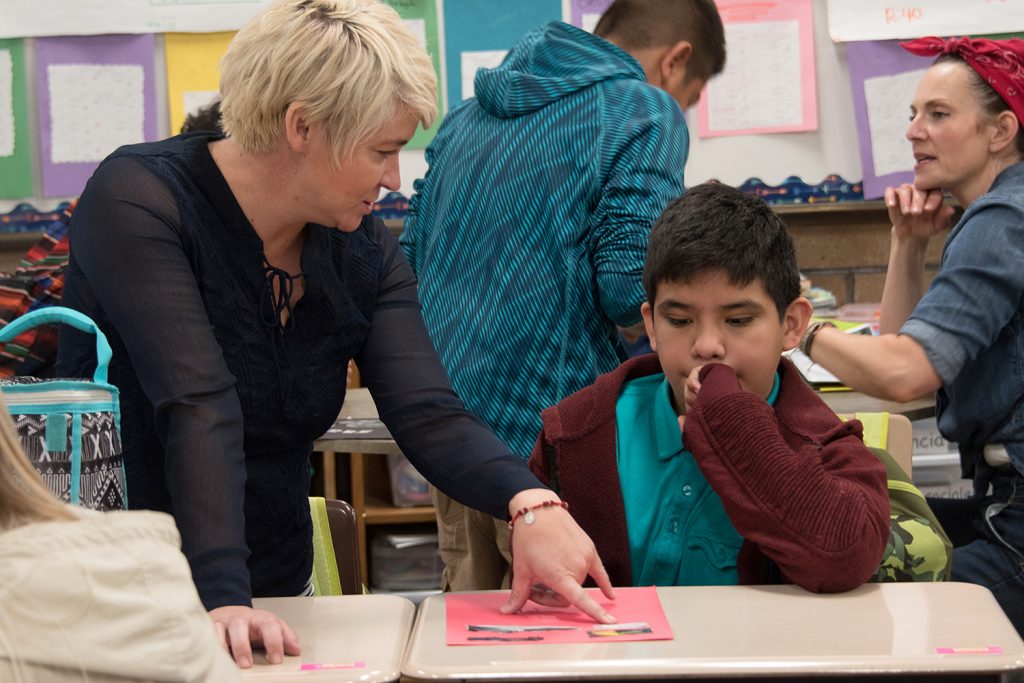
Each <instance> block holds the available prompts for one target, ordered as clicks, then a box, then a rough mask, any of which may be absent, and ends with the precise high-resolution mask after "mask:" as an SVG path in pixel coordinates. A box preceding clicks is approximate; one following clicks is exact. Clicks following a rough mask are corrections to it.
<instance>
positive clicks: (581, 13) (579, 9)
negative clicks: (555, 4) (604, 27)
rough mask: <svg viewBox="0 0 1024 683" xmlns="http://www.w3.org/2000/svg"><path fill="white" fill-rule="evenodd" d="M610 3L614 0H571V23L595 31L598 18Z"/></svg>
mask: <svg viewBox="0 0 1024 683" xmlns="http://www.w3.org/2000/svg"><path fill="white" fill-rule="evenodd" d="M610 4H612V0H570V1H569V23H570V24H572V25H573V26H578V27H580V28H581V29H583V30H584V31H589V32H590V33H593V32H594V27H595V26H597V20H598V19H600V18H601V15H602V14H604V11H605V10H606V9H608V5H610Z"/></svg>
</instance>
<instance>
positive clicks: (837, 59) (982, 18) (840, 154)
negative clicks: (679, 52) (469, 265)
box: [0, 0, 1024, 207]
mask: <svg viewBox="0 0 1024 683" xmlns="http://www.w3.org/2000/svg"><path fill="white" fill-rule="evenodd" d="M743 1H744V0H718V2H719V4H720V5H725V4H730V5H737V4H743ZM55 2H58V3H59V4H60V6H61V9H60V11H50V10H51V9H52V8H51V7H50V6H49V5H47V11H45V12H44V11H42V10H41V7H42V6H43V5H44V4H45V3H39V2H38V0H0V198H12V199H17V198H19V197H24V198H27V199H32V198H36V197H51V196H57V195H56V194H55V192H57V189H59V190H60V191H61V192H65V191H66V194H65V195H63V196H73V195H74V194H76V193H77V192H78V191H80V188H78V180H76V179H81V178H82V177H88V168H87V166H88V164H89V163H93V164H94V163H95V162H87V161H77V160H75V159H71V158H70V157H69V156H67V154H68V148H67V147H66V146H65V147H64V148H63V150H64V156H63V157H61V156H60V154H58V155H57V157H56V158H54V155H53V151H52V147H51V149H45V148H44V141H43V140H42V138H43V136H45V135H46V134H48V133H49V134H52V122H53V119H52V114H51V112H50V109H52V107H41V106H40V105H41V103H42V102H43V100H45V98H46V97H47V96H48V94H47V93H45V92H42V91H41V90H40V88H49V87H50V86H49V85H48V84H47V82H46V80H45V79H44V78H42V77H41V75H40V74H39V73H38V72H39V70H40V69H41V68H47V66H46V63H45V60H40V59H38V46H37V44H38V43H42V44H45V41H47V40H53V39H52V38H47V37H46V36H49V35H52V34H54V33H58V34H62V35H63V34H68V33H73V34H76V36H77V37H79V38H85V37H89V36H86V35H85V34H91V33H101V34H110V33H118V34H130V35H147V34H148V35H149V36H150V39H149V40H150V41H151V43H152V45H153V46H154V47H153V48H152V49H153V57H154V59H153V60H152V62H150V60H148V59H142V57H141V56H140V55H138V54H134V55H133V56H132V59H133V60H134V62H133V63H136V64H137V66H138V68H136V69H134V71H133V73H134V74H136V75H137V74H138V72H139V68H141V69H142V72H143V74H144V78H143V83H142V90H141V91H139V90H138V83H135V85H133V86H132V87H133V88H134V90H132V92H133V102H141V105H140V106H141V107H142V109H141V111H142V112H143V118H142V125H143V128H142V131H143V133H142V134H143V137H144V138H145V139H153V138H160V137H164V136H166V135H169V134H171V133H172V132H174V131H176V125H178V124H179V122H180V120H181V118H182V117H183V115H184V113H185V112H186V110H187V108H188V106H189V104H188V103H189V102H191V103H192V104H193V105H194V104H195V103H196V102H198V101H199V99H200V98H202V97H206V96H211V93H213V91H214V90H213V85H212V83H213V81H214V80H215V79H214V77H213V71H212V70H213V69H214V66H213V65H212V62H213V61H214V60H215V58H216V54H215V53H219V52H220V51H221V50H222V49H223V44H224V43H223V39H222V38H221V39H218V38H216V37H215V36H217V35H220V36H227V35H229V33H226V32H230V31H234V30H237V29H238V28H239V27H240V26H241V25H242V24H243V23H244V22H245V21H246V20H247V19H248V18H249V17H251V16H252V15H253V14H255V13H256V12H258V11H259V10H260V9H261V8H262V7H263V6H265V5H266V4H268V2H269V0H55ZM387 2H389V4H391V5H392V6H393V7H395V8H396V9H397V11H398V12H399V13H400V14H401V16H402V18H403V19H404V20H406V21H407V22H408V23H409V25H410V28H413V29H414V32H415V33H417V35H422V40H423V42H424V44H425V45H426V47H427V50H428V52H429V53H430V54H431V57H432V59H433V61H434V67H435V70H436V71H437V74H438V76H439V79H438V83H439V85H438V102H439V105H440V110H441V112H442V113H443V112H444V111H446V110H450V109H451V108H452V107H454V106H457V105H458V104H459V103H460V102H461V101H462V100H463V99H464V97H466V96H468V95H470V94H471V92H472V83H473V74H474V72H475V69H476V68H477V67H480V66H493V65H494V64H497V63H500V61H501V60H502V59H503V57H504V55H505V53H506V51H507V50H508V49H509V48H510V47H511V46H512V45H513V44H514V43H515V42H516V41H517V40H518V39H519V38H521V37H522V36H523V35H524V34H525V33H526V32H527V31H529V30H531V29H534V28H536V27H539V26H541V25H543V24H544V23H546V22H547V21H550V20H553V19H563V20H566V21H570V22H571V23H573V24H575V25H577V26H581V27H583V28H586V29H592V28H593V26H594V24H595V23H596V21H597V18H598V17H599V16H600V13H601V12H602V11H603V10H604V9H605V8H606V7H607V5H608V4H609V2H610V0H516V2H508V1H507V0H387ZM783 2H785V0H757V1H756V2H755V1H754V0H750V2H749V3H748V4H751V5H752V6H753V5H757V6H758V7H764V6H766V5H772V4H779V3H783ZM883 4H884V3H880V2H878V1H876V0H864V1H863V2H858V3H853V2H847V0H811V10H812V12H811V15H812V16H811V23H812V25H813V38H812V44H813V55H814V65H813V80H814V86H815V89H816V93H815V100H816V112H817V115H816V120H815V121H814V124H813V126H805V128H807V129H806V130H799V131H796V132H785V133H758V134H747V135H723V136H718V137H701V136H700V135H699V134H698V126H697V125H696V124H697V116H696V114H697V111H696V109H694V110H691V111H690V112H687V115H688V120H689V128H690V152H689V160H688V162H687V166H686V183H687V185H693V184H696V183H700V182H703V181H705V180H708V179H712V178H714V179H718V180H721V181H723V182H726V183H729V184H732V185H737V186H738V185H743V184H744V183H746V182H747V181H749V180H751V179H755V178H756V179H759V180H761V181H763V182H764V183H767V184H770V185H779V184H782V183H784V182H786V181H787V179H789V178H790V177H791V176H795V177H798V178H800V179H801V180H802V181H804V182H806V183H808V184H812V185H813V184H818V183H822V182H823V180H825V179H828V178H830V177H833V176H835V177H839V178H841V179H845V180H847V181H851V182H857V183H859V182H860V181H861V180H862V179H864V180H871V179H870V178H868V177H867V175H868V174H866V173H865V169H866V168H868V166H867V165H866V164H867V163H871V162H872V160H870V159H867V160H866V161H865V159H866V153H865V152H864V150H865V149H866V147H865V144H864V140H863V136H862V135H858V131H859V130H860V129H861V128H863V127H864V115H863V108H864V104H863V102H862V101H860V100H863V98H862V97H860V96H855V93H856V90H855V88H856V87H858V85H857V84H856V83H853V81H858V83H860V81H861V80H862V77H863V73H862V72H863V71H864V70H863V69H862V68H861V67H862V66H863V63H862V62H861V61H860V60H862V59H863V54H864V47H863V45H857V44H856V43H852V42H843V41H842V40H841V41H840V42H836V41H834V40H833V37H832V36H830V31H831V32H832V34H833V35H834V36H840V37H849V36H875V35H877V34H878V31H877V29H878V25H879V22H878V20H877V19H878V17H877V16H874V15H872V16H873V19H872V17H868V18H869V19H872V21H874V25H873V26H871V25H867V24H870V22H867V23H865V22H864V21H862V17H858V16H856V13H855V12H854V11H853V10H852V9H851V8H852V7H858V8H862V9H863V11H864V12H875V14H877V12H876V10H877V8H878V7H881V6H882V5H883ZM890 4H891V3H890ZM913 4H914V6H915V7H918V8H919V9H921V12H924V14H921V13H918V14H914V13H913V12H912V13H911V15H912V16H911V18H910V19H906V18H905V19H906V21H903V20H902V19H901V21H903V23H904V24H906V23H910V24H913V26H911V28H909V29H905V28H901V29H900V31H901V32H902V33H907V32H908V31H909V33H910V34H913V33H914V32H915V31H917V30H924V29H925V28H928V27H931V26H933V25H935V26H937V25H941V24H932V23H929V22H928V21H924V20H923V19H922V17H927V18H928V19H929V20H937V21H948V17H949V16H954V17H960V18H964V19H967V18H969V19H971V21H973V22H975V23H977V22H986V23H984V24H983V25H985V26H991V25H992V23H993V19H992V17H993V16H995V17H996V20H995V22H996V23H998V24H1000V25H1001V26H1002V28H1003V30H1007V31H1016V30H1024V11H1021V6H1024V3H1015V2H1003V1H996V0H920V2H917V3H913ZM967 5H971V6H972V7H973V6H975V5H978V7H979V8H980V7H981V5H985V7H984V8H983V10H984V11H982V9H978V11H977V12H975V13H974V14H972V16H971V17H966V16H961V15H965V14H967V12H966V10H965V9H964V8H966V6H967ZM885 6H888V5H885ZM958 7H959V8H960V9H959V10H957V9H956V8H958ZM115 8H116V9H115ZM830 9H831V10H832V14H830V11H829V10H830ZM951 11H954V12H955V11H959V12H960V14H954V15H950V14H949V12H951ZM890 19H891V21H896V18H890ZM911 19H912V20H911ZM919 19H921V20H920V21H918V20H919ZM883 20H884V16H883ZM862 24H864V25H862ZM1018 24H1022V25H1020V26H1018ZM883 27H884V24H883ZM858 31H859V33H858ZM865 31H866V32H865ZM217 32H221V33H219V34H218V33H217ZM189 34H191V35H192V36H193V37H192V38H189V37H188V36H189ZM199 34H203V35H206V36H209V37H208V38H200V37H199ZM22 37H23V38H22ZM8 38H9V39H8ZM97 38H98V42H97V43H96V44H97V45H101V44H110V43H111V41H112V40H113V39H112V38H111V37H110V36H109V35H108V36H107V37H102V36H99V37H97ZM59 40H66V37H61V38H59ZM126 40H129V41H132V40H135V41H137V40H147V39H145V38H141V39H139V38H135V39H131V38H126ZM872 40H874V38H872ZM190 44H196V45H198V44H204V45H206V46H207V47H206V48H205V49H206V52H205V53H204V55H202V56H201V58H200V59H199V61H198V63H195V62H193V61H190V60H192V57H193V55H191V54H190V50H189V47H188V45H190ZM143 51H144V50H143ZM868 52H869V53H871V52H872V50H870V49H869V50H868ZM877 52H878V51H877V50H875V51H874V53H873V56H872V58H875V59H877V58H878V54H877ZM893 54H895V53H893ZM44 57H45V54H44ZM97 59H98V60H99V61H98V62H97V63H98V64H101V65H102V64H103V63H105V62H104V61H103V60H104V59H106V58H105V57H103V56H102V55H100V56H99V57H98V58H97ZM882 59H883V62H884V60H885V57H884V55H882ZM851 60H852V61H853V62H855V63H851ZM115 61H116V60H115ZM885 66H886V65H885V64H884V63H883V64H881V65H879V64H874V65H873V66H872V68H875V69H876V70H878V72H879V73H882V72H884V71H885ZM851 67H852V68H851ZM727 68H728V64H727ZM95 71H96V74H99V75H98V76H96V77H103V78H106V77H108V76H109V77H113V76H114V75H115V74H114V71H116V69H96V70H95ZM54 73H55V74H56V75H57V76H58V77H59V76H61V75H62V69H60V68H58V69H56V70H55V71H54ZM803 77H804V76H802V78H803ZM869 77H870V74H869ZM909 80H912V77H910V78H909V79H908V82H909ZM859 87H863V84H862V83H861V84H860V86H859ZM901 87H909V86H906V84H904V86H901ZM140 93H141V95H140ZM909 96H910V93H908V94H907V103H906V104H907V106H908V107H909ZM140 97H141V99H140ZM154 98H155V101H154ZM99 104H102V103H101V102H100V103H97V105H99ZM133 106H135V105H133ZM899 106H900V105H899V103H898V102H895V98H894V102H893V103H892V108H893V109H894V110H896V109H898V108H899ZM858 107H859V108H860V109H858ZM154 109H155V112H154V111H153V110H154ZM56 111H57V113H58V114H59V115H60V116H59V117H58V118H60V120H61V121H64V122H67V121H71V122H72V123H74V121H73V120H72V119H70V118H69V117H67V115H66V113H67V112H66V111H65V110H61V109H59V108H58V109H57V110H56ZM132 111H135V112H136V113H138V111H139V110H138V107H136V108H135V109H133V110H132ZM118 114H119V115H120V112H118ZM45 117H51V119H50V122H49V123H48V122H47V121H46V120H45ZM98 118H99V117H98ZM26 119H31V120H29V121H26ZM859 124H860V126H859ZM133 125H134V124H133ZM154 126H155V128H154ZM436 128H437V124H435V126H434V128H433V129H432V130H430V131H426V132H424V131H419V132H418V133H417V135H416V137H415V138H414V140H413V141H412V144H411V145H410V146H409V148H410V150H411V151H408V152H403V155H405V156H404V157H403V165H404V168H403V171H404V173H403V186H402V191H403V193H405V194H409V193H410V190H411V182H412V180H413V179H415V177H417V176H421V175H422V172H423V171H424V170H425V162H424V160H423V153H422V151H421V150H422V148H423V147H425V146H426V144H428V143H429V141H430V139H431V138H432V136H433V133H434V131H436ZM136 132H137V130H136ZM58 151H60V150H58ZM111 151H112V150H111ZM890 151H891V150H890ZM907 151H908V155H909V145H908V149H907ZM76 153H77V154H79V156H88V155H86V154H85V153H84V152H83V151H82V150H77V152H76ZM72 156H74V154H72ZM862 157H864V158H862ZM898 157H899V151H898V150H896V151H895V152H893V156H892V158H891V159H896V160H897V161H898ZM879 158H881V157H879ZM886 159H889V160H890V161H891V159H890V158H889V157H886ZM70 163H74V164H84V165H83V166H79V167H78V168H76V169H75V170H74V173H72V172H70V171H71V170H72V169H70V167H66V166H61V168H54V164H63V165H66V164H70ZM26 166H28V167H29V168H30V171H28V172H26V171H25V168H26ZM48 167H49V168H48ZM890 168H892V164H890V165H888V166H887V165H886V164H881V165H880V166H878V168H877V169H875V170H876V171H878V172H877V173H875V174H874V175H875V176H876V178H875V179H874V180H875V181H877V183H884V182H888V181H889V180H890V178H889V177H887V176H888V175H889V174H888V173H887V172H886V171H887V170H889V169H890ZM410 169H411V172H410ZM875 186H876V185H872V187H875ZM55 188H57V189H55ZM44 191H45V194H44ZM2 206H3V204H0V207H2Z"/></svg>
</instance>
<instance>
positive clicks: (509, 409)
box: [401, 22, 689, 459]
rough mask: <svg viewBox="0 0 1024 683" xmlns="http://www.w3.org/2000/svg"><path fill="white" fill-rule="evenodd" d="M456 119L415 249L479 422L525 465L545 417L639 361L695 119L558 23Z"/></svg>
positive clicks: (434, 169)
mask: <svg viewBox="0 0 1024 683" xmlns="http://www.w3.org/2000/svg"><path fill="white" fill-rule="evenodd" d="M474 88H475V91H476V97H475V98H473V99H469V100H467V101H465V102H464V103H462V104H461V105H460V106H459V107H457V108H455V109H454V110H452V111H451V112H449V113H448V115H447V117H445V119H444V121H443V123H442V124H441V127H440V129H439V131H438V133H437V137H436V138H435V139H434V141H433V142H432V143H431V145H430V147H429V148H428V149H427V163H428V164H429V167H430V168H429V171H428V172H427V175H426V177H425V178H423V179H421V180H417V181H416V182H415V184H414V188H415V195H414V196H413V197H412V199H411V201H410V206H409V216H408V218H407V219H406V222H405V232H404V233H403V235H402V238H401V243H402V247H403V249H404V251H405V254H406V257H407V258H408V260H409V262H410V264H411V265H412V267H413V270H414V271H415V272H416V275H417V277H418V278H419V286H420V301H421V303H422V306H423V317H424V320H425V322H426V324H427V329H428V330H429V332H430V334H431V337H432V338H433V340H434V344H435V346H437V350H438V352H439V354H440V357H441V362H442V363H443V365H444V367H445V369H446V370H447V372H448V375H449V377H450V378H451V381H452V385H453V386H454V388H455V390H456V391H457V392H458V394H459V395H460V396H461V397H462V399H463V401H465V403H466V406H467V407H468V408H469V409H470V411H471V412H473V413H474V414H476V415H477V416H478V417H480V418H481V419H483V420H484V421H485V422H486V423H487V424H489V425H490V426H491V427H492V428H493V429H494V430H495V432H496V433H497V434H498V436H499V437H501V438H502V439H503V440H504V441H505V442H506V443H507V444H508V445H509V446H510V447H511V448H512V450H513V451H514V452H516V453H518V454H519V455H520V456H522V457H523V458H524V459H525V458H526V457H527V456H528V455H529V453H530V449H531V447H532V445H533V442H534V440H535V439H536V437H537V435H538V434H539V433H540V426H541V424H540V412H541V410H543V409H544V408H546V407H547V406H550V405H554V404H555V403H557V402H558V401H560V400H561V399H562V398H564V397H566V396H568V395H569V394H571V393H573V392H574V391H577V390H578V389H581V388H583V387H584V386H587V385H588V384H590V383H591V382H592V381H593V380H594V379H595V378H596V377H597V376H598V375H600V374H602V373H604V372H607V371H609V370H612V369H613V368H615V367H616V366H617V365H618V364H619V362H620V361H621V360H622V359H623V358H624V353H623V350H622V346H621V343H620V341H619V337H618V334H617V332H616V329H615V327H616V325H621V326H628V325H632V324H634V323H636V322H638V321H639V320H640V304H641V303H642V302H643V300H644V293H643V285H642V281H641V275H642V270H643V262H644V255H645V252H646V248H647V235H648V233H649V232H650V228H651V225H652V223H653V222H654V221H655V220H656V219H657V217H658V215H659V214H660V213H661V211H662V209H663V208H664V207H665V205H666V204H668V202H669V201H671V200H672V199H673V198H675V197H676V196H678V195H679V194H680V193H681V192H682V189H683V165H684V164H685V162H686V155H687V150H688V145H689V136H688V133H687V130H686V122H685V119H684V117H683V114H682V111H681V110H680V109H679V105H678V104H676V102H675V101H674V100H673V99H672V98H671V97H669V96H668V94H666V93H665V92H663V91H661V90H659V89H657V88H654V87H652V86H650V85H649V84H647V82H646V80H645V77H644V72H643V69H642V68H641V67H640V64H639V63H638V62H637V61H636V60H635V59H634V58H633V57H631V56H630V55H629V54H627V53H626V52H624V51H623V50H621V49H620V48H618V47H616V46H615V45H613V44H611V43H609V42H608V41H606V40H604V39H602V38H598V37H596V36H593V35H591V34H589V33H587V32H585V31H582V30H580V29H577V28H575V27H573V26H570V25H568V24H565V23H562V22H552V23H550V24H548V25H546V26H544V27H541V28H539V29H537V30H535V31H532V32H530V33H528V34H527V35H526V36H524V37H523V38H522V40H520V41H519V43H518V44H517V45H516V46H515V47H513V48H512V50H511V51H510V52H509V54H508V55H507V56H506V58H505V61H504V62H503V63H502V64H501V66H499V67H497V68H495V69H485V70H481V71H478V72H477V75H476V80H475V82H474Z"/></svg>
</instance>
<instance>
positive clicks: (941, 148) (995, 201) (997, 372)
mask: <svg viewBox="0 0 1024 683" xmlns="http://www.w3.org/2000/svg"><path fill="white" fill-rule="evenodd" d="M903 47H905V48H906V49H907V50H909V51H910V52H913V53H914V54H919V55H939V57H938V59H937V60H936V61H935V63H934V64H933V65H932V66H931V67H930V68H929V69H928V71H926V72H925V74H924V76H923V77H922V78H921V82H920V84H919V85H918V87H917V91H916V93H915V94H914V99H913V102H912V103H911V107H910V112H911V117H910V125H909V127H908V128H907V139H908V140H910V142H911V144H912V146H913V152H914V160H915V162H916V163H915V165H914V182H913V184H905V185H901V186H900V187H897V188H892V187H890V188H887V189H886V191H885V203H886V206H887V207H888V209H889V218H890V219H891V220H892V238H891V247H890V254H889V268H888V273H887V275H886V280H885V289H884V291H883V294H882V317H881V324H880V327H881V332H882V335H881V336H879V337H873V338H867V337H861V336H859V335H848V334H842V333H840V332H839V331H838V330H835V329H830V328H829V327H828V326H827V325H823V324H817V325H812V326H811V328H810V329H809V330H808V333H807V335H806V336H805V338H804V342H803V345H802V348H803V349H804V350H805V352H807V353H808V354H810V355H811V356H812V358H813V359H814V360H815V362H817V363H819V364H821V365H823V366H824V367H826V368H828V369H829V370H831V371H832V372H833V373H834V374H836V375H837V376H838V377H839V379H840V380H842V381H843V383H844V384H847V385H849V386H851V387H853V388H854V389H857V390H859V391H863V392H865V393H868V394H871V395H873V396H878V397H881V398H886V399H890V400H897V401H909V400H911V399H914V398H917V397H920V396H924V395H927V394H929V393H931V392H933V391H934V392H937V393H936V404H937V415H938V425H939V431H940V432H941V433H942V434H943V436H945V437H946V438H947V439H949V440H950V441H953V442H956V443H957V444H959V447H960V459H961V467H962V470H963V472H964V476H968V477H971V476H973V478H974V497H973V498H972V499H970V500H969V501H966V502H965V506H969V507H966V509H965V506H960V507H950V508H949V509H948V510H947V512H950V513H953V512H959V513H960V514H962V515H963V513H966V515H963V516H964V518H967V517H969V518H970V519H971V524H964V523H963V522H960V523H959V524H958V523H957V521H956V519H955V518H954V517H955V515H954V516H950V517H949V519H946V518H944V517H946V516H948V515H941V514H940V518H942V519H941V521H942V523H943V525H944V526H945V528H946V529H947V530H952V529H956V528H957V527H958V526H960V527H961V528H962V532H961V533H960V534H955V533H951V536H954V543H955V544H956V545H957V546H958V547H956V549H955V550H954V554H953V571H952V579H953V580H954V581H968V582H971V583H978V584H981V585H983V586H987V587H988V588H989V589H990V590H991V591H992V592H993V593H994V594H995V596H996V599H997V600H998V601H999V604H1000V605H1001V606H1002V608H1003V610H1004V611H1005V612H1006V614H1007V615H1008V616H1009V617H1010V620H1011V621H1012V622H1013V623H1014V626H1016V628H1017V630H1018V631H1019V632H1022V633H1024V479H1022V477H1021V472H1022V471H1024V329H1022V328H1024V163H1021V161H1022V159H1024V133H1022V132H1021V121H1022V120H1024V41H1022V40H1016V39H1014V40H984V39H974V40H972V39H968V38H957V39H952V40H948V41H945V40H941V39H939V38H922V39H920V40H914V41H910V42H909V43H903ZM943 191H945V192H948V193H949V194H951V195H952V196H953V198H954V199H956V201H957V202H958V203H959V205H960V206H961V207H963V209H964V213H963V216H962V217H961V219H960V220H959V221H958V222H957V224H956V225H955V226H953V229H952V230H951V231H950V233H949V236H948V237H947V238H946V242H945V245H944V247H943V251H942V262H941V267H940V269H939V272H938V274H937V275H936V277H935V279H934V280H933V281H932V283H931V285H929V286H928V288H927V290H925V288H924V286H923V279H924V278H923V270H924V258H925V249H926V247H927V244H928V240H929V238H930V237H932V236H934V235H936V234H938V233H941V232H943V231H944V230H946V229H947V228H949V226H950V223H951V217H952V215H953V209H952V207H949V206H947V205H946V204H945V203H944V202H943ZM940 512H941V511H940ZM956 536H959V538H957V537H956Z"/></svg>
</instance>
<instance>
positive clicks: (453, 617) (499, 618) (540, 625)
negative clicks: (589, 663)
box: [445, 586, 672, 645]
mask: <svg viewBox="0 0 1024 683" xmlns="http://www.w3.org/2000/svg"><path fill="white" fill-rule="evenodd" d="M587 592H588V593H590V595H591V596H592V597H593V598H594V599H595V600H597V602H598V603H600V605H601V606H602V607H604V608H605V609H606V610H608V611H609V612H610V613H611V614H613V615H614V616H615V618H616V619H618V623H615V624H598V623H595V622H594V620H593V619H591V618H590V617H588V616H587V615H586V614H584V613H583V612H580V611H579V610H578V609H575V608H557V607H544V606H542V605H538V604H536V603H532V602H531V603H527V605H526V607H524V608H523V609H522V611H520V612H519V613H517V614H502V613H501V612H499V611H498V608H500V607H501V606H502V605H504V604H505V603H506V602H508V591H495V592H490V593H449V594H448V595H446V596H445V612H446V614H447V618H448V638H447V643H448V645H515V644H520V645H522V644H533V645H544V644H550V643H594V642H599V641H600V642H609V641H630V640H672V629H671V628H670V627H669V625H668V619H667V618H666V617H665V611H664V610H663V609H662V607H661V600H660V599H659V598H658V590H657V589H656V588H654V587H653V586H650V587H647V588H616V589H615V600H609V599H608V598H606V597H604V594H603V593H601V591H600V590H598V589H596V588H588V589H587Z"/></svg>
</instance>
